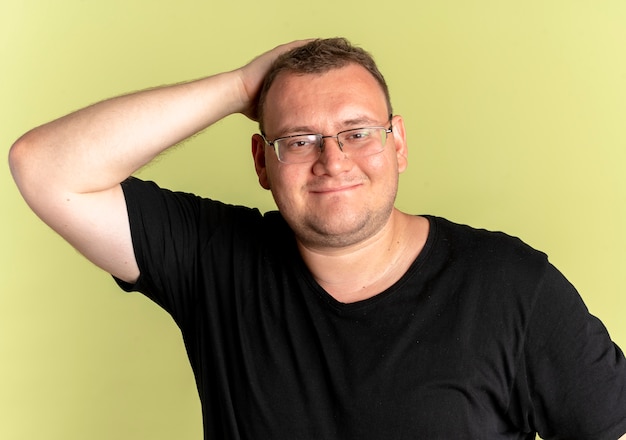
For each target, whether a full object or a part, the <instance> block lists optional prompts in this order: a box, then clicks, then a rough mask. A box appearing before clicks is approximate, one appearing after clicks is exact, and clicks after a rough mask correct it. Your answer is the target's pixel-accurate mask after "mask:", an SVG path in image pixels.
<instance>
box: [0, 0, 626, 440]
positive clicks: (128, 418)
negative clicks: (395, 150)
mask: <svg viewBox="0 0 626 440" xmlns="http://www.w3.org/2000/svg"><path fill="white" fill-rule="evenodd" d="M337 35H341V36H346V37H348V38H349V39H350V40H352V41H353V42H354V43H355V44H358V45H361V46H363V47H365V48H366V49H368V50H370V51H371V52H372V53H373V54H374V56H375V58H376V59H377V61H378V63H379V65H380V68H381V70H382V71H383V73H384V74H385V75H386V77H387V80H388V82H389V86H390V89H391V93H392V100H393V103H394V107H395V112H396V113H398V114H402V115H403V116H404V118H405V122H406V126H407V131H408V140H409V148H410V155H409V169H408V170H407V171H406V172H405V174H404V175H403V176H402V179H401V190H400V194H399V198H398V206H399V207H400V208H401V209H403V210H406V211H408V212H412V213H430V214H435V215H441V216H445V217H448V218H449V219H451V220H454V221H457V222H461V223H468V224H471V225H474V226H479V227H486V228H489V229H495V230H503V231H506V232H508V233H510V234H512V235H516V236H519V237H521V238H522V239H524V240H525V241H526V242H528V243H529V244H531V245H532V246H534V247H536V248H539V249H541V250H543V251H545V252H546V253H548V254H549V255H550V259H551V261H552V262H553V263H555V264H556V265H557V266H558V267H559V268H560V269H561V270H562V271H563V272H564V273H565V275H566V276H567V277H568V278H569V279H570V280H571V281H572V282H573V283H574V284H575V285H576V286H577V287H578V289H579V290H580V292H581V295H582V296H583V298H584V299H585V301H586V303H587V304H588V306H589V308H590V309H591V311H592V312H593V313H594V314H596V315H597V316H599V317H601V318H602V319H603V321H604V322H605V324H606V325H607V327H608V329H609V331H610V333H611V335H612V336H613V338H614V340H615V341H616V342H618V343H619V344H620V345H621V346H622V347H626V324H625V320H624V316H623V315H624V310H625V308H626V299H625V290H626V288H625V286H626V270H625V268H626V228H625V226H626V181H625V176H624V174H625V173H624V168H625V166H626V124H625V117H626V57H625V54H626V2H624V1H623V0H586V1H582V0H552V1H549V0H530V1H524V2H520V1H507V0H474V1H472V0H463V1H461V0H458V1H451V0H439V1H424V0H401V1H395V2H393V1H392V2H374V1H371V0H359V1H341V0H333V1H330V0H321V1H317V2H304V3H300V2H294V1H278V0H270V1H259V0H242V1H236V0H233V1H229V2H227V1H220V2H217V1H200V0H178V1H176V2H173V1H163V0H156V1H155V0H150V1H148V0H108V1H95V0H56V1H53V2H51V1H48V0H3V2H2V4H1V5H0V60H1V63H2V65H1V69H0V102H1V103H2V105H1V106H0V128H1V129H0V145H1V148H2V151H4V153H5V154H6V153H7V152H8V149H9V147H10V145H11V144H12V142H13V141H14V140H15V139H16V138H17V137H19V136H20V135H21V134H22V133H24V132H25V131H26V130H28V129H29V128H31V127H33V126H35V125H38V124H41V123H44V122H46V121H48V120H51V119H53V118H56V117H58V116H61V115H63V114H65V113H68V112H70V111H72V110H74V109H77V108H80V107H82V106H85V105H87V104H90V103H92V102H95V101H98V100H101V99H103V98H106V97H110V96H113V95H119V94H122V93H126V92H130V91H133V90H138V89H143V88H147V87H152V86H158V85H162V84H169V83H174V82H180V81H183V80H188V79H193V78H197V77H201V76H204V75H209V74H212V73H217V72H221V71H224V70H227V69H233V68H236V67H238V66H239V65H241V64H243V63H245V62H247V61H248V60H250V59H251V58H253V57H254V56H255V55H257V54H258V53H260V52H262V51H264V50H266V49H269V48H270V47H273V46H275V45H277V44H280V43H282V42H285V41H289V40H293V39H299V38H305V37H306V38H308V37H316V36H321V37H330V36H337ZM255 130H256V126H255V124H254V123H252V122H251V121H248V120H246V119H245V118H244V117H243V116H240V115H236V116H231V117H229V118H227V119H225V120H223V121H221V122H219V123H218V124H216V125H215V126H213V127H211V128H209V129H208V130H206V131H205V132H204V133H202V134H201V135H199V136H196V137H194V138H193V139H191V140H189V141H188V142H186V143H185V144H184V145H183V146H182V147H179V148H177V149H175V150H173V151H171V152H169V153H167V154H165V155H164V156H163V157H161V158H159V160H158V161H157V162H156V163H155V164H153V165H150V166H149V167H147V168H146V169H145V170H142V171H141V173H140V175H141V176H142V177H144V178H148V179H155V180H157V181H158V182H159V183H161V184H162V185H163V186H167V187H170V188H174V189H180V190H185V191H192V192H196V193H199V194H202V195H207V196H211V197H214V198H218V199H221V200H224V201H226V202H231V203H237V204H246V205H255V206H258V207H260V208H261V209H262V210H267V209H272V207H273V203H272V201H271V197H269V195H268V194H267V193H266V192H265V191H263V190H262V189H261V188H260V187H259V186H258V184H257V182H256V176H255V174H254V169H253V166H252V161H251V158H250V153H249V150H250V135H251V134H252V133H253V132H254V131H255ZM5 157H6V156H5ZM0 195H1V197H2V205H3V208H2V217H1V220H0V221H1V222H2V223H1V225H2V228H1V232H0V249H1V250H0V438H2V439H7V440H14V439H20V440H22V439H24V440H25V439H28V440H31V439H43V438H45V439H49V440H79V439H80V440H83V439H91V440H99V439H117V440H126V439H152V440H159V439H163V440H164V439H179V440H186V439H200V438H201V421H200V408H199V402H198V398H197V395H196V391H195V384H194V381H193V377H192V374H191V371H190V368H189V365H188V362H187V359H186V355H185V351H184V347H183V346H182V343H181V338H180V333H179V331H178V329H177V328H176V327H175V326H174V324H173V323H172V322H171V320H170V319H169V317H168V316H167V315H166V313H165V312H163V311H162V310H160V309H159V308H158V307H157V306H155V305H153V304H152V303H150V302H149V301H148V300H146V299H145V298H143V297H142V296H141V295H137V294H124V293H121V291H119V290H118V289H117V287H116V286H115V284H114V283H113V281H112V280H111V278H110V277H109V276H107V275H106V274H104V273H102V272H101V271H100V270H98V269H97V268H94V267H92V266H91V265H90V264H89V263H88V262H87V261H85V260H84V259H83V258H82V257H81V256H80V255H78V254H77V252H75V251H74V250H73V249H71V248H70V247H69V246H67V245H66V244H65V243H64V242H63V241H62V240H61V239H60V238H59V237H58V236H56V235H55V234H54V233H53V232H52V231H50V230H49V228H48V227H47V226H45V225H44V224H43V223H41V222H40V221H39V220H38V219H37V218H36V217H35V215H34V214H32V213H31V212H30V211H29V209H28V207H27V206H26V204H25V203H24V202H23V200H22V199H21V198H20V196H19V194H18V191H17V190H16V188H15V186H14V185H13V183H12V180H11V178H10V174H9V170H8V167H7V166H2V167H0Z"/></svg>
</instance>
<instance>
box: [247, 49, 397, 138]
mask: <svg viewBox="0 0 626 440" xmlns="http://www.w3.org/2000/svg"><path fill="white" fill-rule="evenodd" d="M348 64H358V65H360V66H362V67H364V68H365V69H367V71H368V72H370V73H371V74H372V76H373V77H374V79H376V81H377V82H378V84H379V85H380V87H381V88H382V90H383V93H384V94H385V99H386V100H387V108H388V110H389V114H391V113H392V109H391V98H390V96H389V87H388V86H387V83H386V81H385V78H384V77H383V75H382V73H380V71H379V70H378V67H377V66H376V63H375V62H374V58H373V57H372V56H371V55H370V54H369V53H368V52H366V51H365V50H364V49H361V48H360V47H356V46H353V45H352V44H351V43H350V42H349V41H348V40H347V39H345V38H327V39H317V40H313V41H311V42H309V43H307V44H305V45H304V46H300V47H297V48H295V49H292V50H291V51H289V52H286V53H284V54H282V55H281V56H279V57H278V58H277V59H276V60H275V61H274V63H273V64H272V67H271V68H270V71H269V72H268V74H267V76H266V77H265V80H264V81H263V85H262V87H261V91H260V92H259V99H258V104H257V115H258V119H259V126H260V127H261V131H262V130H263V106H264V105H265V99H266V97H267V93H268V91H269V89H270V87H271V86H272V84H273V83H274V80H275V79H276V77H277V76H278V75H279V74H280V73H283V72H288V73H296V74H316V73H325V72H328V71H329V70H332V69H339V68H341V67H345V66H347V65H348Z"/></svg>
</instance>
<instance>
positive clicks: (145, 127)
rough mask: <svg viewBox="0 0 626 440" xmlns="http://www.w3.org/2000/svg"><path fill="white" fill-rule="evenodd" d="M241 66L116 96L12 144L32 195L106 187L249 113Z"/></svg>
mask: <svg viewBox="0 0 626 440" xmlns="http://www.w3.org/2000/svg"><path fill="white" fill-rule="evenodd" d="M240 94H241V83H240V81H239V78H238V76H237V74H236V73H235V72H230V73H224V74H220V75H216V76H213V77H209V78H205V79H202V80H198V81H194V82H190V83H185V84H178V85H173V86H167V87H161V88H157V89H151V90H146V91H142V92H138V93H134V94H131V95H126V96H121V97H118V98H113V99H109V100H106V101H103V102H100V103H98V104H95V105H92V106H90V107H87V108H85V109H82V110H79V111H77V112H75V113H72V114H70V115H67V116H65V117H63V118H60V119H58V120H55V121H52V122H50V123H48V124H45V125H43V126H41V127H38V128H35V129H33V130H31V131H30V132H28V133H26V134H25V135H24V136H22V138H20V139H19V140H18V141H17V142H16V143H15V144H14V146H13V147H12V149H11V168H12V170H13V174H14V176H15V179H16V181H17V183H18V185H19V186H20V189H21V190H22V192H25V193H26V194H25V196H28V194H29V193H30V192H31V191H36V189H35V188H33V189H32V190H31V189H30V188H31V187H36V186H38V185H54V186H55V187H57V188H62V189H63V190H64V191H68V192H74V193H88V192H97V191H102V190H106V189H108V188H110V187H112V186H114V185H117V184H118V183H119V182H120V181H122V180H123V179H125V178H126V177H128V176H129V175H131V174H132V173H133V172H134V171H136V170H137V169H139V168H140V167H142V166H143V165H145V164H146V163H148V162H150V161H151V160H152V159H153V158H154V157H155V156H157V155H158V154H159V153H161V152H163V151H164V150H166V149H167V148H169V147H170V146H172V145H175V144H177V143H178V142H180V141H182V140H183V139H185V138H187V137H189V136H191V135H193V134H194V133H196V132H198V131H200V130H202V129H204V128H206V127H207V126H209V125H211V124H212V123H214V122H216V121H217V120H219V119H221V118H223V117H225V116H226V115H228V114H231V113H235V112H238V111H243V110H244V108H242V105H243V104H242V100H241V98H240V96H241V95H240Z"/></svg>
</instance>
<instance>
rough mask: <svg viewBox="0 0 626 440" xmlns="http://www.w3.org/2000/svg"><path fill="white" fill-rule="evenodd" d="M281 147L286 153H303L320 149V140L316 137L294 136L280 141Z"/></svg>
mask: <svg viewBox="0 0 626 440" xmlns="http://www.w3.org/2000/svg"><path fill="white" fill-rule="evenodd" d="M279 145H280V148H281V149H282V150H284V151H285V152H289V153H302V152H308V151H310V150H314V149H315V148H318V145H319V139H318V137H317V136H315V135H301V136H292V137H286V138H283V139H280V142H279Z"/></svg>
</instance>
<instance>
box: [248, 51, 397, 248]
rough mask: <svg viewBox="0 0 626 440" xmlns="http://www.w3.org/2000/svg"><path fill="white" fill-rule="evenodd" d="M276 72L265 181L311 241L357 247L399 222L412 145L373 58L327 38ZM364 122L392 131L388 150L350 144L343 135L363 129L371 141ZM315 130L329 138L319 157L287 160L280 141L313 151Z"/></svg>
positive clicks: (262, 156)
mask: <svg viewBox="0 0 626 440" xmlns="http://www.w3.org/2000/svg"><path fill="white" fill-rule="evenodd" d="M294 53H295V54H296V55H297V56H294ZM372 71H374V72H376V73H375V74H374V73H372ZM273 72H274V73H273V74H272V75H271V77H270V78H268V80H267V82H266V86H265V91H264V94H263V100H262V102H261V105H262V106H263V108H262V130H263V133H264V135H263V136H262V135H260V134H254V135H253V136H252V155H253V158H254V162H255V168H256V172H257V175H258V177H259V183H260V184H261V186H262V187H263V188H265V189H269V190H271V192H272V195H273V197H274V200H275V202H276V205H277V207H278V209H279V210H280V212H281V213H282V215H283V217H284V218H285V220H286V221H287V223H288V224H289V225H290V226H291V228H292V229H293V230H294V232H295V234H296V236H297V237H298V240H299V242H300V243H302V244H305V243H306V246H310V247H328V246H330V247H347V246H351V245H353V244H356V243H360V242H363V241H364V240H368V239H369V238H371V237H374V236H375V235H376V234H378V233H380V232H381V231H383V230H384V229H385V228H386V226H387V225H388V224H389V223H388V222H389V221H390V218H391V215H392V212H393V205H394V201H395V196H396V191H397V186H398V175H399V173H401V172H402V171H404V169H405V168H406V165H407V148H406V136H405V131H404V123H403V120H402V117H401V116H399V115H394V116H393V117H391V118H390V113H391V110H390V105H389V94H388V92H387V87H386V85H385V84H384V80H382V75H380V73H379V72H378V69H376V67H375V65H374V64H373V61H372V60H371V57H370V56H369V55H367V53H365V52H364V51H362V50H361V49H355V48H352V47H351V46H350V45H349V44H348V43H347V42H346V41H345V40H342V39H333V40H319V41H314V42H312V43H309V44H307V45H305V46H302V48H300V49H295V50H294V51H292V52H290V53H289V55H287V56H286V57H283V59H281V60H279V61H278V62H277V63H276V68H275V69H273ZM381 81H382V82H381ZM364 128H368V129H369V128H373V129H375V132H376V133H377V134H381V135H382V132H381V131H380V130H383V131H384V132H386V133H387V136H386V137H385V136H381V138H380V139H379V141H380V142H381V145H380V147H381V148H380V149H377V151H375V152H373V153H372V154H363V155H362V154H352V153H351V152H350V149H345V150H344V145H343V144H342V142H343V141H341V139H340V137H339V134H342V133H344V134H345V133H346V132H348V131H349V132H352V130H357V129H358V130H359V131H358V132H355V133H356V134H355V136H357V139H358V140H361V141H363V138H361V137H360V136H362V135H363V133H364V132H363V131H362V129H364ZM372 133H374V131H372ZM311 134H312V135H316V134H317V135H322V136H323V138H322V139H323V142H322V144H321V145H320V147H319V148H320V151H319V155H312V156H311V157H310V159H311V160H306V161H296V162H289V161H281V160H280V159H279V156H278V151H277V150H276V148H277V147H276V144H274V141H275V140H276V139H280V138H282V139H283V140H284V139H287V138H291V139H293V140H294V144H293V145H291V144H287V145H288V147H289V148H292V149H294V148H303V147H304V146H303V145H302V144H301V143H302V142H303V141H302V140H301V139H302V137H303V135H311ZM316 139H317V138H316ZM376 139H378V138H368V140H370V141H371V142H376ZM346 142H347V141H346ZM283 145H284V144H283ZM314 156H315V157H314Z"/></svg>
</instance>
